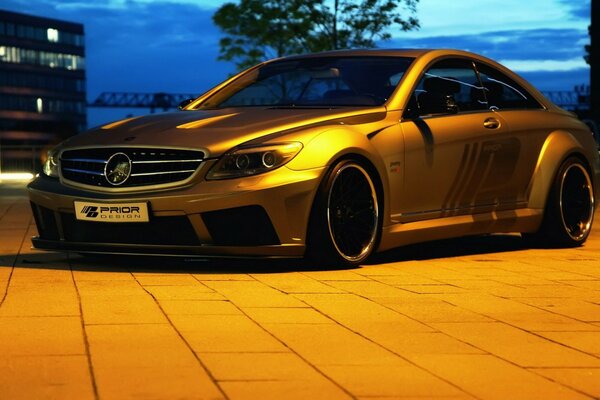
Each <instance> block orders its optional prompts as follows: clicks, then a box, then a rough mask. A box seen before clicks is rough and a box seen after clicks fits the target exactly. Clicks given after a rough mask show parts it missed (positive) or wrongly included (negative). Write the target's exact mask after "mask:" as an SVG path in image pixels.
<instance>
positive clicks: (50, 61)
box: [0, 10, 86, 172]
mask: <svg viewBox="0 0 600 400" xmlns="http://www.w3.org/2000/svg"><path fill="white" fill-rule="evenodd" d="M84 54H85V47H84V32H83V25H82V24H77V23H72V22H65V21H60V20H56V19H49V18H42V17H35V16H31V15H26V14H20V13H14V12H9V11H2V10H0V152H2V153H1V154H0V172H2V169H1V168H3V169H4V171H5V172H6V171H7V170H10V169H15V168H16V169H19V168H23V165H24V164H23V163H25V164H27V165H28V166H29V167H28V168H27V167H25V169H29V170H31V172H34V170H35V169H37V168H36V167H39V158H40V157H39V154H32V150H31V149H32V148H33V149H35V152H36V153H37V152H41V151H43V150H44V149H46V148H48V147H50V146H51V145H52V144H55V143H58V142H59V141H61V140H63V139H64V138H66V137H68V136H71V135H74V134H76V133H78V132H80V131H82V130H83V129H85V127H86V92H85V57H84ZM32 160H33V161H32ZM32 163H33V164H36V165H32Z"/></svg>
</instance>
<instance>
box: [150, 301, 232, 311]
mask: <svg viewBox="0 0 600 400" xmlns="http://www.w3.org/2000/svg"><path fill="white" fill-rule="evenodd" d="M158 302H159V304H160V306H161V307H162V309H163V310H164V311H165V313H166V314H167V315H211V314H212V315H241V314H242V312H241V311H240V310H239V308H237V307H236V306H234V305H233V304H232V303H231V302H229V301H225V300H158Z"/></svg>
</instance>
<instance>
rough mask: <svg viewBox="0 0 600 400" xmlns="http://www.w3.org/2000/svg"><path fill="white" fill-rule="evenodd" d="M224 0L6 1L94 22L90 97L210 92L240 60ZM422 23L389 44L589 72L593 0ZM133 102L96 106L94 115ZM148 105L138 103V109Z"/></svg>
mask: <svg viewBox="0 0 600 400" xmlns="http://www.w3.org/2000/svg"><path fill="white" fill-rule="evenodd" d="M223 3H225V2H224V1H218V0H213V1H211V0H177V1H176V0H90V1H82V0H2V2H1V3H0V9H5V10H10V11H17V12H23V13H28V14H33V15H39V16H45V17H50V18H58V19H64V20H67V21H74V22H80V23H83V24H84V25H85V35H86V57H87V60H86V66H87V90H88V100H90V101H92V100H94V99H95V98H96V97H97V96H98V95H99V94H100V93H101V92H103V91H122V92H127V91H129V92H136V91H138V92H173V93H201V92H204V91H205V90H207V89H209V88H210V87H211V86H213V85H215V84H217V83H219V82H220V81H221V80H223V79H224V78H226V77H227V76H228V75H229V74H230V73H231V72H233V71H234V68H233V66H232V65H231V64H229V63H226V62H222V61H217V60H216V58H217V55H218V40H219V38H220V36H221V35H220V32H219V30H218V29H217V28H216V27H215V26H214V25H213V24H212V20H211V17H212V15H213V13H214V11H215V10H216V9H217V8H218V7H219V6H220V5H221V4H223ZM417 16H418V18H419V19H420V22H421V26H422V27H421V29H420V30H418V31H412V32H401V31H398V32H392V34H393V39H392V40H390V41H388V42H384V43H381V44H380V47H447V48H458V49H464V50H469V51H473V52H476V53H480V54H483V55H485V56H488V57H490V58H493V59H495V60H497V61H500V62H501V63H503V64H505V65H506V66H508V67H509V68H512V69H514V70H516V71H517V72H519V73H520V74H521V75H523V76H524V77H525V78H527V79H528V80H530V81H531V82H532V83H533V84H534V85H535V86H537V87H538V88H539V89H541V90H571V89H572V87H573V86H574V85H579V84H587V83H588V82H589V68H588V66H587V64H585V61H584V60H583V58H582V57H583V54H584V50H583V45H584V44H586V43H589V37H588V36H587V27H588V25H589V21H590V0H526V1H525V0H477V1H474V0H421V2H420V4H419V6H418V14H417ZM131 112H132V110H124V109H120V110H119V109H116V110H114V109H113V110H106V109H93V108H92V109H90V110H89V112H88V119H89V125H90V126H93V125H97V124H100V123H104V122H106V121H108V120H112V119H116V118H121V117H123V116H124V115H126V114H128V113H131ZM146 112H148V110H141V109H140V110H133V113H134V114H136V115H138V114H140V113H146Z"/></svg>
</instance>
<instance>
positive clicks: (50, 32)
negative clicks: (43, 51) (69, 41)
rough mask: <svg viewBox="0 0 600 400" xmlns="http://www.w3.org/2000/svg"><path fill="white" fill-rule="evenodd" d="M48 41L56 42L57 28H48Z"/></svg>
mask: <svg viewBox="0 0 600 400" xmlns="http://www.w3.org/2000/svg"><path fill="white" fill-rule="evenodd" d="M48 41H49V42H58V30H56V29H53V28H48Z"/></svg>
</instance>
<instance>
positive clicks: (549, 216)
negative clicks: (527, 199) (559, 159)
mask: <svg viewBox="0 0 600 400" xmlns="http://www.w3.org/2000/svg"><path fill="white" fill-rule="evenodd" d="M594 200H595V199H594V188H593V186H592V180H591V179H590V174H589V172H588V170H587V168H586V167H585V165H584V164H583V163H582V162H581V160H580V159H579V158H577V157H570V158H568V159H566V160H565V161H564V162H563V163H562V165H561V166H560V168H559V170H558V173H557V174H556V177H555V178H554V182H553V183H552V187H551V189H550V193H549V195H548V200H547V203H546V210H545V212H544V219H543V221H542V225H541V228H540V230H539V231H538V233H537V234H535V235H534V236H533V239H534V240H535V241H536V242H537V243H538V244H541V245H545V246H547V245H550V246H553V247H576V246H581V245H582V244H583V243H584V242H585V241H586V240H587V238H588V236H589V234H590V230H591V228H592V221H593V218H594V207H595V203H594Z"/></svg>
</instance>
